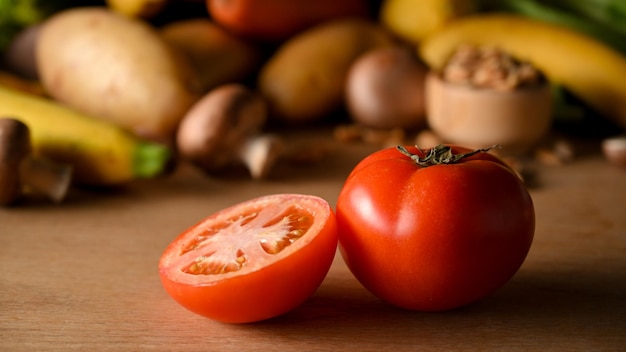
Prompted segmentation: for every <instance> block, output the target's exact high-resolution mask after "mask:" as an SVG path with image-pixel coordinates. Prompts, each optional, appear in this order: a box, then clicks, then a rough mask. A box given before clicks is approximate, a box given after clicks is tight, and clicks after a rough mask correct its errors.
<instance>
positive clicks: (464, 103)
mask: <svg viewBox="0 0 626 352" xmlns="http://www.w3.org/2000/svg"><path fill="white" fill-rule="evenodd" d="M425 94H426V112H427V121H428V124H429V126H430V128H431V129H432V130H433V132H435V133H436V134H437V135H438V136H439V137H440V138H441V139H442V140H444V141H445V142H447V143H453V144H458V145H461V146H465V147H469V148H483V147H488V146H491V145H494V144H499V145H500V146H502V153H503V154H523V153H525V152H527V151H528V150H529V149H530V148H531V147H532V146H533V145H535V144H536V143H537V142H538V141H539V140H540V139H541V138H542V137H544V136H545V134H546V133H547V132H548V130H549V129H550V125H551V122H552V109H553V106H552V91H551V89H550V86H549V85H548V84H547V83H546V84H542V85H538V86H536V87H532V88H521V89H516V90H512V91H498V90H492V89H477V88H473V87H470V86H465V85H460V84H453V83H448V82H445V81H443V80H442V79H441V77H439V76H438V75H436V74H434V73H429V74H428V76H427V78H426V92H425Z"/></svg>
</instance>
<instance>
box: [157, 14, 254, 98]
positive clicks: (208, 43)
mask: <svg viewBox="0 0 626 352" xmlns="http://www.w3.org/2000/svg"><path fill="white" fill-rule="evenodd" d="M161 35H162V36H163V38H165V40H166V41H167V42H168V43H170V44H171V45H172V46H173V47H175V48H177V49H179V50H180V51H181V52H182V53H183V54H184V55H186V56H187V57H188V58H189V59H190V61H191V63H192V64H193V66H194V68H195V70H196V73H197V78H198V80H199V81H200V84H201V86H202V90H203V91H204V92H208V91H209V90H211V89H212V88H215V87H217V86H219V85H221V84H225V83H233V82H241V81H242V80H244V79H245V78H247V77H248V76H249V75H251V74H252V73H253V72H254V70H255V69H256V68H257V67H258V65H259V64H260V62H261V54H260V52H259V50H258V49H257V48H256V47H254V46H253V45H251V44H250V43H248V42H246V41H244V40H243V39H240V38H238V37H236V36H234V35H233V34H231V33H229V32H226V31H225V30H224V29H222V28H221V27H219V26H217V25H216V24H215V23H213V22H212V21H210V20H209V19H205V18H196V19H189V20H182V21H178V22H173V23H170V24H167V25H165V26H164V27H163V28H162V29H161Z"/></svg>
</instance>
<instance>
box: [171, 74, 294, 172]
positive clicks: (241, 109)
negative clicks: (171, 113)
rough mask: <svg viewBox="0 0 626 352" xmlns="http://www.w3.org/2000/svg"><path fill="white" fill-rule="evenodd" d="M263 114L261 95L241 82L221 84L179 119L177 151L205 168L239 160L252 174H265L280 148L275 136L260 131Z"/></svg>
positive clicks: (207, 170) (263, 118)
mask: <svg viewBox="0 0 626 352" xmlns="http://www.w3.org/2000/svg"><path fill="white" fill-rule="evenodd" d="M267 115H268V107H267V103H266V101H265V100H264V99H263V98H262V96H261V95H259V94H257V93H256V92H254V91H252V90H250V89H249V88H247V87H246V86H244V85H242V84H238V83H231V84H225V85H222V86H220V87H218V88H215V89H213V90H211V91H210V92H208V93H207V94H206V95H205V96H204V97H202V98H201V99H200V100H199V101H198V102H196V104H195V105H194V106H192V107H191V109H190V110H189V111H188V112H187V114H186V115H185V116H184V117H183V119H182V120H181V122H180V125H179V128H178V131H177V136H176V145H177V148H178V152H179V153H180V156H181V157H182V158H183V159H186V160H189V161H191V162H192V163H193V164H195V165H196V166H198V167H200V168H201V169H203V170H205V171H206V172H214V171H218V170H221V169H224V168H226V167H228V166H231V165H234V164H243V165H244V166H245V167H246V168H247V169H248V171H249V172H250V175H251V176H252V178H254V179H260V178H264V177H267V175H268V173H269V172H270V170H271V168H272V166H273V165H274V163H275V161H276V160H277V159H278V157H279V154H280V152H281V149H282V142H281V140H280V139H279V138H278V137H277V136H275V135H271V134H262V133H261V132H260V130H261V128H262V127H263V125H264V124H265V122H266V120H267Z"/></svg>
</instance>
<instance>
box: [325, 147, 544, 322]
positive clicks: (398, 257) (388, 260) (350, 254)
mask: <svg viewBox="0 0 626 352" xmlns="http://www.w3.org/2000/svg"><path fill="white" fill-rule="evenodd" d="M408 149H410V150H411V151H412V152H413V153H415V154H419V155H422V156H423V153H422V151H420V150H418V149H417V148H414V147H413V148H410V147H409V148H408ZM453 150H454V151H455V152H456V153H461V152H468V150H467V149H463V148H459V147H454V148H453ZM337 223H338V228H339V248H340V250H341V254H342V256H343V258H344V260H345V262H346V264H347V265H348V267H349V268H350V270H351V271H352V273H353V274H354V275H355V276H356V278H357V279H358V280H359V281H360V282H361V283H362V284H363V285H364V286H365V287H366V288H367V289H368V290H370V291H371V292H372V293H374V294H375V295H377V296H378V297H380V298H381V299H383V300H385V301H387V302H389V303H391V304H393V305H396V306H399V307H402V308H406V309H411V310H422V311H440V310H448V309H453V308H457V307H460V306H464V305H467V304H470V303H472V302H475V301H477V300H479V299H482V298H484V297H486V296H488V295H489V294H491V293H493V292H494V291H495V290H497V289H498V288H499V287H501V286H502V285H504V284H505V283H506V282H507V281H509V280H510V279H511V277H512V276H513V275H514V274H515V273H516V272H517V270H518V269H519V268H520V266H521V264H522V263H523V261H524V260H525V258H526V255H527V253H528V251H529V249H530V246H531V243H532V239H533V236H534V224H535V218H534V208H533V204H532V200H531V198H530V195H529V194H528V192H527V190H526V188H525V187H524V185H523V183H522V182H521V180H520V179H519V178H518V177H517V175H516V174H515V173H514V172H513V171H512V170H511V169H510V168H508V167H507V166H506V165H505V164H504V163H503V162H502V161H500V160H499V159H497V158H496V157H494V156H493V155H491V154H488V153H479V154H476V155H473V156H471V157H468V158H466V159H463V160H461V161H459V162H457V163H454V164H441V165H433V166H427V167H422V166H419V165H417V164H416V163H415V162H413V161H412V160H411V159H410V158H408V157H406V156H405V155H403V154H401V153H400V152H398V151H397V150H396V149H395V148H389V149H386V150H383V151H380V152H378V153H374V154H372V155H371V156H369V157H368V158H366V159H364V160H363V161H362V162H361V163H359V164H358V165H357V166H356V167H355V169H354V170H353V171H352V173H351V174H350V176H348V178H347V180H346V182H345V184H344V186H343V188H342V191H341V193H340V195H339V198H338V201H337Z"/></svg>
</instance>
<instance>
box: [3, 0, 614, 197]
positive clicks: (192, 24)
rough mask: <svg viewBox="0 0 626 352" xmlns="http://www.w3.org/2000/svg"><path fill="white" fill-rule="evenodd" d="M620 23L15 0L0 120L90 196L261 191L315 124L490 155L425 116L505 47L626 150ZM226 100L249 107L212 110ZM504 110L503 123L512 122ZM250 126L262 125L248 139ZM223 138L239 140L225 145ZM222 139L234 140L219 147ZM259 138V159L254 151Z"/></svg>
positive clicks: (343, 4)
mask: <svg viewBox="0 0 626 352" xmlns="http://www.w3.org/2000/svg"><path fill="white" fill-rule="evenodd" d="M623 7H624V6H623V4H622V3H621V2H619V1H599V0H597V1H593V6H590V5H589V2H586V1H565V0H551V1H541V2H539V1H533V0H521V1H514V0H511V1H489V0H474V1H455V0H444V1H438V0H430V1H409V0H384V1H374V0H350V1H340V2H337V1H332V0H323V1H316V2H310V1H304V0H297V1H294V0H271V1H267V2H264V3H263V7H259V3H258V2H255V1H250V0H237V1H228V2H225V1H216V0H207V1H200V0H169V1H166V0H133V1H115V0H109V1H103V2H97V1H93V2H74V3H73V2H71V1H58V2H43V1H36V0H32V1H17V2H16V1H10V0H5V1H2V2H0V18H1V19H2V22H1V24H2V25H1V26H0V37H1V38H2V46H0V51H1V52H2V71H1V72H0V84H1V87H0V101H1V102H2V103H1V104H0V116H2V117H9V118H15V119H18V120H20V121H23V122H24V123H26V124H27V125H28V127H29V130H30V132H31V135H32V138H31V144H32V149H33V152H34V153H35V154H37V155H40V156H43V157H46V158H48V159H51V160H54V161H57V162H61V163H65V164H68V165H70V166H71V167H72V169H73V183H76V184H82V185H95V186H111V185H118V184H123V183H127V182H129V181H132V180H135V179H138V178H146V177H156V176H159V175H163V174H165V173H167V172H168V171H170V170H171V169H172V166H173V165H174V166H175V165H176V163H177V162H181V161H182V162H184V161H189V162H192V163H193V164H194V165H198V166H199V167H200V168H202V169H203V170H204V171H206V172H207V173H208V174H210V175H216V174H219V172H220V171H221V170H223V169H226V168H232V167H241V166H242V165H248V169H249V173H250V175H251V177H253V178H263V177H269V176H270V175H271V170H272V169H273V166H274V164H275V163H278V162H281V160H283V159H284V158H286V157H287V156H286V154H287V153H286V152H285V150H288V149H289V148H288V146H287V147H284V146H283V142H282V141H281V136H280V133H281V132H279V133H273V132H275V131H283V132H282V133H284V131H285V130H289V129H302V128H307V127H308V126H311V125H315V124H328V123H330V124H332V125H334V126H335V128H336V130H335V132H336V136H337V138H341V139H342V140H352V139H360V140H367V136H368V135H370V136H371V135H376V136H378V137H377V141H376V142H377V143H380V144H381V145H387V144H403V143H409V144H415V143H416V141H417V142H418V144H420V145H421V146H424V147H427V146H431V145H435V144H437V143H440V142H448V143H458V144H466V146H467V147H485V146H487V145H490V144H492V143H493V142H494V140H493V139H491V140H487V138H483V137H481V136H480V135H474V136H467V137H468V138H458V139H457V138H456V137H453V138H452V137H450V136H451V134H447V133H445V132H446V131H442V130H441V129H433V130H431V128H430V127H431V126H434V120H432V118H433V116H435V114H434V113H429V111H428V106H429V105H432V104H431V102H432V100H433V99H439V98H440V97H438V93H433V92H434V90H432V89H431V88H429V87H430V86H429V85H427V84H426V81H427V77H428V76H429V75H439V74H441V72H442V71H443V70H444V69H445V67H446V65H447V61H448V59H449V58H450V56H451V55H452V53H453V52H454V51H455V50H456V49H458V48H459V47H460V46H462V45H465V44H471V45H477V46H482V47H496V48H498V49H500V50H502V51H504V52H505V53H507V55H511V56H512V57H513V58H515V60H519V61H520V62H524V63H525V64H527V65H528V66H531V67H533V68H534V69H536V70H538V71H540V72H541V74H542V75H545V77H546V82H547V84H548V85H549V87H550V88H551V96H552V99H551V100H552V104H551V105H550V106H549V108H550V109H552V110H550V112H549V116H550V120H549V121H548V122H549V123H548V125H549V127H552V126H553V125H556V124H557V123H558V122H559V121H562V120H564V119H565V120H567V121H569V122H570V123H571V122H572V121H574V122H577V123H578V122H580V121H583V122H585V121H587V120H589V117H590V116H591V117H592V118H591V120H592V121H602V123H599V124H598V125H600V126H603V127H604V126H608V132H607V130H604V132H603V133H605V134H611V135H619V134H620V133H621V132H622V131H623V129H624V127H625V126H626V105H625V104H624V103H623V102H624V101H626V81H624V80H623V79H621V77H624V76H625V75H626V58H625V56H624V55H625V54H624V47H623V45H624V44H623V43H625V42H626V41H625V40H624V38H626V33H625V32H626V30H624V26H623V24H622V23H623V21H622V20H623V18H624V17H625V15H624V13H625V11H624V9H623ZM230 85H237V86H239V87H240V89H241V90H242V91H245V93H243V92H242V93H237V94H234V96H233V97H230V98H228V99H226V100H223V99H225V98H219V99H218V98H214V96H215V95H218V94H219V92H220V91H221V90H222V89H226V88H227V87H228V86H230ZM476 90H477V91H478V89H476ZM480 90H481V93H480V94H483V93H482V91H487V90H488V89H485V88H484V87H483V88H481V89H480ZM521 90H523V88H519V89H516V90H514V91H512V92H508V93H507V92H500V93H498V94H501V96H502V98H498V100H499V101H504V100H507V99H508V98H507V94H509V95H510V94H514V93H517V91H521ZM429 92H430V93H432V94H429ZM485 94H487V93H485ZM220 99H222V100H221V102H220ZM229 99H230V100H229ZM239 99H243V100H245V101H240V100H239ZM247 99H253V100H254V101H255V102H254V103H250V102H249V101H248V100H247ZM442 99H444V101H443V104H444V105H446V104H447V105H450V104H449V102H448V101H447V100H446V99H448V98H442ZM207 101H208V102H207ZM481 104H483V103H481ZM506 104H507V103H503V104H502V105H503V107H499V108H498V109H504V111H506V110H508V111H512V110H515V109H516V108H515V107H514V106H508V107H507V105H506ZM487 105H491V103H487ZM526 105H528V104H526ZM481 108H484V109H485V111H487V110H489V109H490V108H491V107H490V106H486V105H485V106H483V107H481ZM431 109H432V108H431ZM498 111H500V110H498ZM498 114H499V113H498ZM209 115H211V117H210V118H209V117H208V116H209ZM505 115H506V114H505V113H503V114H502V116H505ZM199 116H200V117H199ZM452 118H460V117H457V116H452ZM243 120H246V121H253V120H254V121H256V122H254V123H252V122H250V123H248V124H247V125H246V127H242V128H241V129H239V127H237V126H236V125H237V124H238V123H240V122H241V121H243ZM213 121H221V122H220V124H221V125H220V126H222V125H223V126H225V127H219V131H229V132H216V131H217V130H218V127H217V125H218V123H217V122H213ZM506 121H507V119H505V118H503V119H502V121H501V122H502V126H505V125H506V124H507V122H506ZM531 121H532V120H531ZM470 123H473V122H471V121H470ZM532 124H533V122H526V126H524V129H527V130H533V129H536V130H537V131H538V132H537V133H535V134H534V135H533V137H532V139H530V137H529V139H528V140H527V141H526V144H527V148H525V149H524V151H519V152H518V151H516V150H514V149H510V150H509V149H508V147H507V145H508V144H510V143H509V142H510V141H509V140H507V138H512V137H508V136H507V134H504V133H503V134H502V137H501V138H500V139H495V142H497V143H498V144H501V145H503V146H504V148H503V151H507V150H509V151H510V152H513V154H519V153H532V151H533V150H534V149H535V148H539V146H540V145H541V143H543V141H544V139H545V138H546V136H547V135H548V134H549V132H550V131H549V130H548V131H546V130H545V124H544V123H543V122H542V126H537V127H536V128H535V126H533V125H532ZM510 125H511V126H518V127H519V122H511V123H510ZM276 127H280V128H276ZM284 127H286V128H284ZM518 127H514V128H512V129H517V128H518ZM502 128H505V127H502ZM499 129H500V127H494V131H496V132H494V133H489V135H493V136H495V135H498V133H497V132H498V130H499ZM463 130H467V131H468V132H467V133H468V134H469V133H473V132H471V131H470V130H468V129H463ZM481 130H484V129H483V128H481ZM185 131H187V132H185ZM188 131H193V133H190V132H188ZM238 131H239V132H238ZM192 135H193V136H192ZM216 135H220V137H224V136H230V137H228V138H230V139H229V140H228V141H225V142H223V143H224V144H220V143H222V142H220V143H218V142H216V141H214V139H215V138H216V137H215V136H216ZM529 135H530V134H529ZM96 136H98V138H96ZM251 136H262V137H264V139H263V138H261V139H258V140H259V141H260V140H263V142H262V143H261V144H255V145H254V147H250V146H252V144H247V146H248V147H247V148H246V145H245V144H246V143H251V142H250V140H251V139H250V138H251ZM381 136H382V137H381ZM424 136H428V138H426V139H425V138H424ZM469 137H472V138H469ZM427 139H428V140H429V142H428V143H427V142H424V141H425V140H427ZM470 140H471V141H472V142H471V144H472V145H469V144H470V143H469V142H464V141H470ZM115 141H118V142H115ZM193 143H196V144H197V145H196V146H195V147H193V148H192V147H191V145H192V144H193ZM203 143H204V144H211V145H216V146H217V145H221V146H222V147H220V148H221V149H218V150H222V151H223V150H230V151H232V152H229V153H221V152H216V151H215V148H209V147H207V146H206V145H205V146H201V145H200V144H203ZM424 143H426V144H424ZM235 144H236V145H237V146H236V147H233V145H235ZM474 144H475V145H474ZM224 145H227V146H228V147H223V146H224ZM191 149H193V151H191ZM251 150H254V151H256V152H252V151H251ZM259 150H263V151H262V152H259ZM216 155H219V158H216ZM174 156H178V157H176V158H175V157H174ZM612 160H613V159H612ZM253 164H254V165H256V166H250V165H253Z"/></svg>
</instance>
